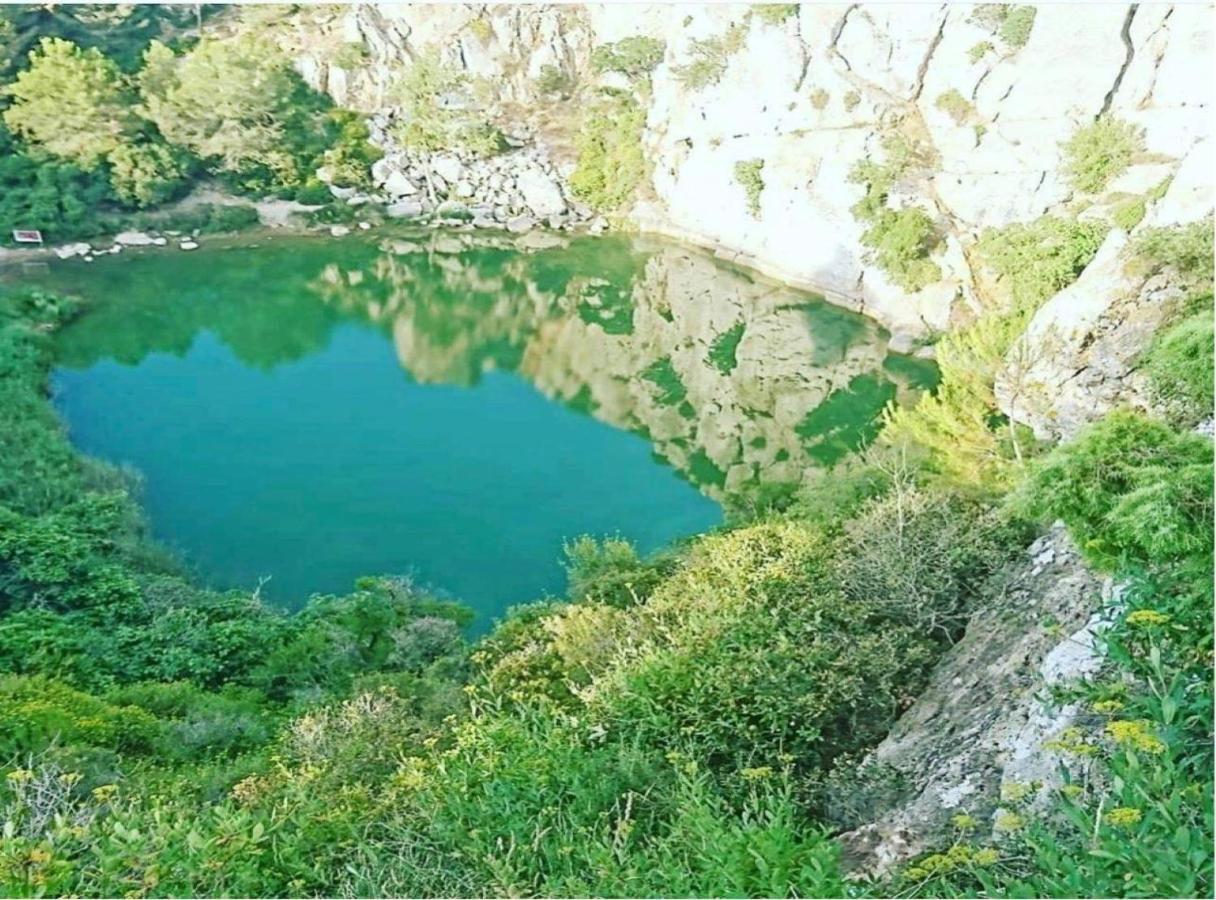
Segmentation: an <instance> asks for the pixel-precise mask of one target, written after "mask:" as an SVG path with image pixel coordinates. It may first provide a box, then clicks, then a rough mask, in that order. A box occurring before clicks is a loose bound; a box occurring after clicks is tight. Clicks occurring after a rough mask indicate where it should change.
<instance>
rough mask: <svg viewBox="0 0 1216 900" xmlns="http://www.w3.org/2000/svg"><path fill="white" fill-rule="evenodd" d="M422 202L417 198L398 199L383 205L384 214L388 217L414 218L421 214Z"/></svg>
mask: <svg viewBox="0 0 1216 900" xmlns="http://www.w3.org/2000/svg"><path fill="white" fill-rule="evenodd" d="M422 212H423V208H422V202H421V201H419V200H398V201H397V202H396V203H390V204H389V205H388V206H387V207H385V210H384V214H385V215H386V216H388V217H389V218H390V219H416V218H418V217H419V216H421V215H422Z"/></svg>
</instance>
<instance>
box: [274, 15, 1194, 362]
mask: <svg viewBox="0 0 1216 900" xmlns="http://www.w3.org/2000/svg"><path fill="white" fill-rule="evenodd" d="M311 15H312V19H311V20H310V24H308V25H307V26H306V27H304V28H303V30H302V31H301V32H300V34H304V37H300V38H299V40H298V41H297V47H296V50H297V55H298V58H299V61H300V67H301V70H302V71H303V72H304V73H305V74H306V75H307V76H308V77H309V78H310V79H311V80H312V81H313V82H314V83H315V84H317V85H318V86H320V87H323V88H325V89H327V90H329V91H330V93H332V94H333V95H334V96H335V98H336V99H338V100H339V102H343V103H347V104H350V105H353V106H356V107H359V108H362V109H364V110H366V111H368V112H376V111H383V110H385V109H388V108H391V107H392V105H393V102H394V100H393V84H394V83H395V81H396V79H397V78H398V77H399V75H400V72H401V71H402V70H403V68H405V67H407V66H408V65H409V64H410V62H411V60H413V59H414V58H415V57H416V56H417V54H418V53H421V52H427V51H428V48H432V49H435V50H437V51H438V52H440V53H441V55H443V56H444V57H445V58H446V59H447V60H448V61H450V62H452V63H454V64H456V65H458V66H460V67H461V68H463V69H464V70H465V71H467V72H468V73H469V74H470V75H473V76H475V77H477V78H479V79H481V80H482V83H483V84H484V85H487V86H488V87H489V89H490V90H491V91H492V92H493V94H494V95H495V100H496V102H497V104H498V113H499V114H500V115H501V116H503V117H505V118H506V119H507V120H509V121H511V122H513V123H514V124H517V125H520V126H521V127H522V128H523V129H524V131H525V133H527V134H529V135H530V136H531V137H532V138H533V139H534V140H535V142H536V144H537V145H538V146H539V147H540V148H541V149H542V150H543V152H544V154H545V155H546V157H549V156H551V157H552V158H553V159H554V160H555V161H556V163H557V167H558V168H559V169H562V170H564V171H565V172H567V173H568V172H569V170H570V167H571V164H572V150H571V147H570V137H571V126H572V124H576V123H575V120H576V119H577V108H578V106H579V104H580V103H581V102H585V101H586V99H587V97H589V96H590V94H591V92H592V91H594V90H595V89H596V88H598V87H599V86H602V85H603V84H605V83H612V78H611V77H610V76H608V77H606V76H602V75H598V74H596V73H595V72H594V71H593V69H592V66H591V53H592V50H593V49H594V48H595V47H597V46H600V45H603V44H606V43H610V42H614V41H618V40H620V39H622V38H625V37H629V36H633V35H646V36H651V37H655V38H658V39H660V40H662V41H664V42H665V47H666V49H665V53H664V59H663V62H662V63H661V64H660V65H659V66H658V68H657V69H656V70H655V72H654V73H653V78H652V85H651V88H650V90H649V91H647V92H646V94H645V97H644V102H645V103H646V106H647V125H646V130H645V133H644V135H643V137H642V140H643V143H644V145H645V148H646V151H647V155H648V157H649V159H650V160H651V161H652V163H653V170H652V177H651V180H650V183H649V184H648V185H646V186H645V188H644V189H643V190H642V191H641V192H640V198H639V202H638V203H637V204H636V206H635V207H634V208H633V209H632V210H631V211H630V213H629V218H630V219H631V220H632V221H633V222H634V223H635V224H636V225H637V226H639V227H641V228H643V229H647V230H653V231H657V232H663V233H667V234H670V235H674V236H677V237H680V238H684V239H688V240H692V241H696V242H698V243H700V244H703V245H706V246H709V247H713V248H715V249H717V250H718V251H719V252H721V253H723V254H724V255H728V256H731V257H733V258H736V259H738V260H740V261H742V262H746V263H748V264H750V265H753V266H755V267H757V268H759V269H761V270H763V271H765V272H767V273H769V274H772V275H775V276H778V277H781V278H783V279H787V280H789V281H791V282H794V283H797V284H799V285H801V286H805V287H810V288H813V289H815V290H818V291H821V292H823V293H825V294H826V295H827V296H828V297H829V298H830V299H832V300H834V301H835V302H838V303H842V304H844V305H848V306H851V307H853V308H855V309H860V310H863V311H865V312H867V313H868V314H870V315H872V316H873V317H875V318H877V319H878V320H879V321H881V322H882V323H883V324H884V325H886V326H887V327H888V328H889V329H891V331H892V332H893V336H894V340H895V342H896V345H897V346H901V345H903V346H908V345H910V344H911V342H912V341H913V340H915V339H917V338H920V337H923V336H925V335H927V334H930V333H932V332H934V331H939V330H942V329H945V328H947V327H949V326H950V325H951V324H952V323H953V322H956V321H958V320H959V319H961V318H965V317H967V316H968V315H969V311H970V310H972V309H973V308H975V307H976V306H977V305H978V300H977V296H976V295H977V291H980V290H982V288H981V286H980V285H979V284H978V282H979V280H980V279H979V277H978V273H976V272H975V271H974V264H973V261H972V259H971V255H970V253H969V250H970V248H971V246H972V245H973V243H974V240H975V238H976V235H977V233H978V232H979V231H980V230H981V229H983V228H986V227H989V226H999V225H1004V224H1008V223H1011V222H1015V221H1025V220H1029V219H1033V218H1034V217H1036V216H1038V215H1041V214H1043V213H1045V212H1064V211H1067V212H1068V213H1069V214H1076V212H1077V210H1078V207H1079V204H1078V199H1079V198H1077V197H1076V196H1075V194H1074V192H1073V190H1072V189H1071V188H1070V186H1069V184H1068V181H1067V179H1066V177H1065V176H1064V174H1063V172H1062V168H1063V166H1062V163H1063V158H1062V151H1061V146H1060V145H1061V143H1062V142H1063V141H1065V140H1066V139H1067V138H1068V137H1069V136H1070V135H1071V134H1072V133H1073V132H1074V131H1075V130H1076V129H1077V128H1078V127H1079V126H1082V125H1086V124H1089V123H1091V122H1093V121H1094V119H1095V118H1096V117H1098V116H1099V115H1102V114H1106V113H1109V114H1112V115H1115V116H1118V117H1119V118H1121V119H1124V120H1127V121H1130V122H1133V123H1135V124H1137V125H1139V126H1141V127H1143V129H1144V133H1145V143H1146V148H1147V152H1146V153H1144V154H1141V156H1140V157H1139V158H1138V159H1137V160H1136V161H1135V162H1134V164H1133V165H1132V166H1131V168H1130V169H1128V171H1127V172H1125V173H1124V174H1123V176H1121V177H1120V178H1119V179H1118V181H1117V182H1116V183H1115V184H1113V185H1111V186H1110V188H1109V190H1108V191H1107V192H1106V193H1107V194H1108V195H1112V196H1123V195H1134V194H1142V193H1144V192H1146V191H1148V190H1150V189H1151V188H1152V187H1154V186H1156V185H1158V184H1159V183H1160V182H1161V181H1162V180H1163V179H1164V178H1166V177H1169V176H1171V175H1174V174H1177V172H1178V171H1179V169H1180V168H1182V167H1183V166H1184V165H1194V164H1195V161H1196V160H1197V161H1199V162H1200V163H1202V164H1207V165H1208V166H1209V167H1210V164H1211V150H1210V142H1209V141H1208V138H1209V134H1208V130H1209V120H1210V110H1211V103H1212V90H1213V88H1212V81H1211V79H1210V78H1208V77H1206V76H1205V74H1204V73H1207V72H1208V71H1209V70H1210V62H1211V54H1212V34H1211V10H1210V9H1209V8H1208V7H1207V6H1203V5H1181V4H1180V5H1165V4H1140V5H1132V4H1126V3H1104V4H1085V5H1074V4H1045V5H1042V6H1040V7H1038V8H1037V12H1036V15H1035V18H1034V21H1033V25H1032V27H1031V28H1030V31H1029V37H1028V39H1027V40H1026V42H1025V44H1024V46H1014V45H1011V44H1010V43H1009V42H1008V41H1007V40H1006V39H1005V38H1004V37H1003V36H1002V33H1001V32H1000V30H999V29H998V28H996V27H995V26H993V25H992V24H991V22H990V21H989V20H987V19H985V17H984V16H983V15H982V14H981V15H977V7H973V6H968V5H955V4H934V3H919V4H905V5H874V6H867V5H864V4H860V5H859V4H851V5H846V4H839V5H820V4H804V5H803V6H801V7H800V9H799V11H798V13H797V14H796V15H792V16H790V17H788V18H786V19H784V20H782V21H779V22H772V21H769V20H767V19H766V18H765V17H763V16H760V15H757V14H756V13H755V12H754V11H753V10H751V9H750V8H749V7H748V6H746V5H743V4H722V5H703V4H670V5H659V4H656V5H632V4H621V5H600V4H589V5H573V6H543V5H538V6H510V7H508V6H493V5H491V6H473V5H461V6H435V5H425V4H377V5H375V6H372V5H359V6H354V7H350V8H347V9H345V10H339V11H320V12H316V13H313V14H311ZM732 26H734V27H736V28H741V29H744V30H745V32H744V33H743V35H742V38H741V40H740V41H738V42H737V43H738V46H737V48H734V49H732V50H731V51H730V52H728V53H725V54H723V58H722V60H721V61H722V63H723V64H724V65H723V68H722V70H721V74H720V76H719V77H717V78H716V79H710V80H709V82H708V83H705V84H700V85H698V86H695V87H691V86H688V84H687V79H685V78H682V77H681V72H682V67H684V66H686V65H687V64H688V63H689V62H690V61H691V60H692V59H694V58H695V57H696V56H697V53H698V50H697V46H698V45H697V43H696V42H698V41H706V40H709V41H712V40H715V39H719V38H721V37H722V36H723V35H725V34H726V33H727V31H728V30H729V29H730V28H731V27H732ZM350 45H355V46H358V47H360V48H362V49H363V56H362V58H360V59H358V60H357V61H356V62H355V63H347V65H348V66H350V68H343V67H342V66H339V65H337V64H335V62H334V58H335V56H336V51H335V47H338V48H340V47H344V46H347V47H349V46H350ZM985 48H990V49H985ZM981 51H982V52H981ZM347 55H348V56H349V55H350V54H347ZM547 67H552V69H553V71H556V72H560V73H562V75H563V76H564V77H566V78H568V79H569V81H570V83H571V84H572V85H573V86H574V88H573V93H572V94H571V96H569V97H565V98H562V99H560V100H557V101H554V100H553V99H552V98H546V96H545V93H544V91H542V90H541V88H540V86H539V81H540V76H541V74H542V73H543V72H544V71H545V70H546V68H547ZM617 86H619V85H617ZM954 95H957V99H959V100H961V101H963V103H962V105H957V104H956V106H955V107H954V108H953V109H947V108H942V106H941V105H940V101H941V98H942V97H943V96H954ZM893 128H899V129H903V130H910V131H912V132H914V133H915V135H916V136H917V137H918V138H919V139H922V140H924V141H925V142H927V145H928V146H929V148H930V150H931V152H930V157H931V159H930V162H929V164H928V165H927V166H925V167H923V168H922V169H919V170H918V171H916V172H915V173H914V175H913V176H912V177H909V178H908V179H906V182H905V183H901V184H899V185H897V187H896V189H895V190H894V191H893V192H892V203H893V204H894V205H895V206H909V205H914V206H918V207H921V208H923V209H924V210H926V212H928V213H929V214H930V215H931V216H932V217H933V220H934V222H935V225H936V227H937V229H938V231H939V233H940V234H941V236H942V237H943V241H942V243H941V244H940V246H939V247H938V249H937V250H936V251H935V261H936V262H937V263H938V265H939V266H940V268H941V271H942V277H941V279H940V281H938V282H937V283H934V284H931V285H929V286H928V287H926V288H924V289H923V290H920V291H917V292H915V293H909V292H907V291H905V290H904V289H902V288H901V287H899V286H898V285H896V284H894V283H892V281H891V280H890V278H888V277H887V275H886V274H885V273H884V272H883V271H882V270H880V269H879V268H877V267H876V266H875V265H874V264H873V263H872V261H871V260H870V258H869V256H868V254H867V252H866V250H865V248H864V247H863V246H862V243H861V235H862V232H863V230H864V228H863V226H862V225H861V224H860V223H858V222H857V221H856V219H855V218H854V216H853V215H852V213H851V212H850V210H851V207H852V206H853V205H854V204H855V203H856V202H857V201H858V199H860V197H861V188H860V187H859V186H857V185H855V184H851V183H850V182H849V181H848V173H849V171H850V170H851V169H852V167H853V166H854V165H855V164H856V163H857V162H858V161H859V160H863V159H867V158H874V159H881V157H882V150H881V143H882V139H883V136H884V135H885V134H887V133H889V132H890V131H891V129H893ZM744 160H763V161H764V168H763V171H762V178H763V181H764V190H763V191H762V193H761V196H760V205H759V211H758V214H757V215H753V214H752V213H751V212H750V211H749V209H748V203H747V198H746V195H745V192H744V190H743V188H742V187H741V186H740V185H739V184H738V183H737V181H736V176H735V165H736V163H738V162H740V161H744ZM1102 199H1103V198H1100V197H1099V198H1086V204H1088V203H1089V202H1090V201H1094V202H1095V203H1096V204H1097V205H1098V206H1100V205H1101V202H1102ZM1198 205H1199V206H1206V207H1207V208H1208V209H1210V208H1211V197H1210V191H1209V192H1207V196H1206V198H1205V199H1204V201H1203V202H1201V203H1200V204H1198ZM1200 214H1202V213H1200Z"/></svg>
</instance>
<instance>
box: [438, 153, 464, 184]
mask: <svg viewBox="0 0 1216 900" xmlns="http://www.w3.org/2000/svg"><path fill="white" fill-rule="evenodd" d="M431 168H432V169H433V170H434V171H435V173H436V174H437V175H438V176H439V177H440V178H442V179H443V180H444V181H447V182H456V181H459V180H460V179H461V178H463V177H464V165H463V164H462V163H461V162H460V160H458V159H457V158H456V157H454V156H447V155H442V156H436V157H434V158H433V159H432V160H431Z"/></svg>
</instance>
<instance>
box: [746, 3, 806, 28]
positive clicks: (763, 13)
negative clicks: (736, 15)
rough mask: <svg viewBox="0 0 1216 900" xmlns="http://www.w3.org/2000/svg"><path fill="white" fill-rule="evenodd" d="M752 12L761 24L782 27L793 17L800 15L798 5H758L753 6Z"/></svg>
mask: <svg viewBox="0 0 1216 900" xmlns="http://www.w3.org/2000/svg"><path fill="white" fill-rule="evenodd" d="M751 11H752V13H753V14H754V15H755V16H756V18H758V19H759V20H760V21H761V22H764V23H766V24H768V25H780V24H781V23H782V22H784V21H785V20H786V19H788V18H790V17H791V16H796V15H798V4H797V3H757V4H755V5H754V6H752V8H751Z"/></svg>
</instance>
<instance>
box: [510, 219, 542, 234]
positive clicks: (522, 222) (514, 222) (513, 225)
mask: <svg viewBox="0 0 1216 900" xmlns="http://www.w3.org/2000/svg"><path fill="white" fill-rule="evenodd" d="M535 227H536V220H535V219H534V218H532V217H531V216H515V217H514V218H511V219H508V220H507V231H510V232H512V233H513V234H522V233H523V232H525V231H531V230H532V229H533V228H535Z"/></svg>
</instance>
